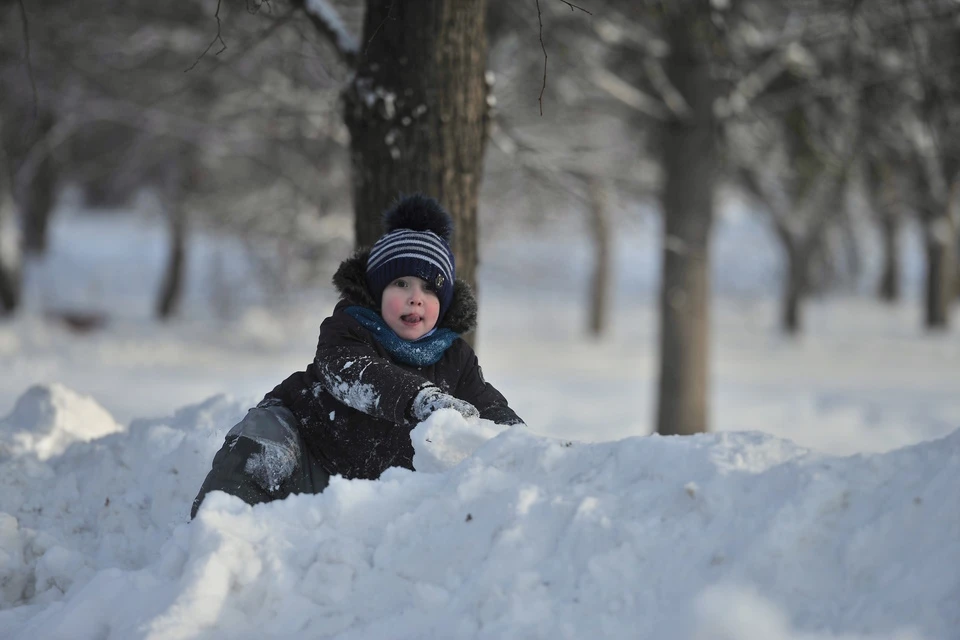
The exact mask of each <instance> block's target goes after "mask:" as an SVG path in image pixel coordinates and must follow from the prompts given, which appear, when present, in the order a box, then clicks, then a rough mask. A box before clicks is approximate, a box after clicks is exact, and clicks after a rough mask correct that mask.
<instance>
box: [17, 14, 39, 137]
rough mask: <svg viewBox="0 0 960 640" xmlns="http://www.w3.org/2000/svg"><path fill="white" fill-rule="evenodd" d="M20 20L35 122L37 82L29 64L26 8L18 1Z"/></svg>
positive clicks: (36, 115) (37, 110)
mask: <svg viewBox="0 0 960 640" xmlns="http://www.w3.org/2000/svg"><path fill="white" fill-rule="evenodd" d="M19 4H20V20H21V21H22V22H23V49H24V54H23V57H24V60H25V61H26V64H27V77H28V78H30V88H31V90H32V91H33V120H34V122H36V121H37V118H38V116H39V113H40V98H39V97H38V96H37V80H36V78H34V76H33V64H32V63H31V62H30V28H29V23H28V21H27V8H26V7H24V6H23V0H20V3H19Z"/></svg>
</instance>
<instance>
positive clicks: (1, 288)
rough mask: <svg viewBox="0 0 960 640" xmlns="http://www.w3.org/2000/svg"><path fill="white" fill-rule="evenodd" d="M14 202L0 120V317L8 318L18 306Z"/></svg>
mask: <svg viewBox="0 0 960 640" xmlns="http://www.w3.org/2000/svg"><path fill="white" fill-rule="evenodd" d="M15 209H16V205H15V204H14V199H13V167H12V166H11V164H10V157H9V156H8V155H7V153H6V148H5V144H4V137H3V122H2V121H0V317H4V316H9V315H11V314H13V312H14V311H16V309H17V307H18V306H19V305H20V258H19V250H18V246H17V242H16V241H15V238H14V237H11V234H15V233H16V224H15V223H14V215H15V214H14V211H15Z"/></svg>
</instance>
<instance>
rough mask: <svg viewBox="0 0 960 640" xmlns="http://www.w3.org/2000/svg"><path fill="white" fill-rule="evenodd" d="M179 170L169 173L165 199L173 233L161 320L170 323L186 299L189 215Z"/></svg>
mask: <svg viewBox="0 0 960 640" xmlns="http://www.w3.org/2000/svg"><path fill="white" fill-rule="evenodd" d="M181 175H182V174H181V170H180V169H179V168H171V169H169V170H168V171H167V172H166V175H165V183H166V184H165V185H164V200H165V208H166V212H167V220H168V223H169V230H170V252H169V253H168V257H167V266H166V269H165V270H164V274H163V281H162V282H161V284H160V291H159V294H158V296H157V309H156V311H157V317H158V318H159V319H160V320H169V319H170V318H172V317H173V316H174V315H176V313H177V311H179V309H180V302H181V300H182V298H183V274H184V267H185V263H186V255H187V215H186V209H185V207H184V205H183V197H184V193H183V191H184V189H183V182H182V177H181Z"/></svg>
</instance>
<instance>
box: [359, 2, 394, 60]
mask: <svg viewBox="0 0 960 640" xmlns="http://www.w3.org/2000/svg"><path fill="white" fill-rule="evenodd" d="M392 12H393V3H392V2H391V3H390V6H389V7H387V17H386V18H384V19H383V20H381V21H380V24H378V25H377V28H376V29H374V30H373V34H372V35H371V36H370V39H369V40H367V46H366V47H365V48H364V50H363V55H364V56H366V55H367V51H369V50H370V43H371V42H373V39H374V38H376V37H377V34H378V33H380V29H381V28H382V27H383V25H385V24H386V23H387V20H389V19H390V14H391V13H392Z"/></svg>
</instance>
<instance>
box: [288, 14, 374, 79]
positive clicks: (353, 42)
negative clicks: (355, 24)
mask: <svg viewBox="0 0 960 640" xmlns="http://www.w3.org/2000/svg"><path fill="white" fill-rule="evenodd" d="M291 4H293V6H295V7H300V8H302V9H303V10H304V12H305V13H306V15H307V18H309V19H310V22H311V23H312V24H313V26H314V27H315V28H316V30H317V31H318V32H319V33H320V34H321V35H323V36H324V37H325V38H326V39H327V41H328V42H329V43H330V45H331V46H332V47H333V48H334V50H335V51H336V52H337V54H338V55H339V56H340V59H341V60H342V61H343V63H344V64H346V65H347V66H348V67H350V68H351V69H353V68H356V66H357V60H358V58H359V54H360V45H359V43H358V42H357V38H356V37H355V36H354V35H353V34H352V33H350V32H349V31H348V30H347V27H346V25H345V24H344V23H343V20H342V19H341V17H340V14H339V13H337V10H336V9H335V8H334V7H333V6H332V5H330V4H329V3H328V2H327V0H293V1H292V3H291Z"/></svg>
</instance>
